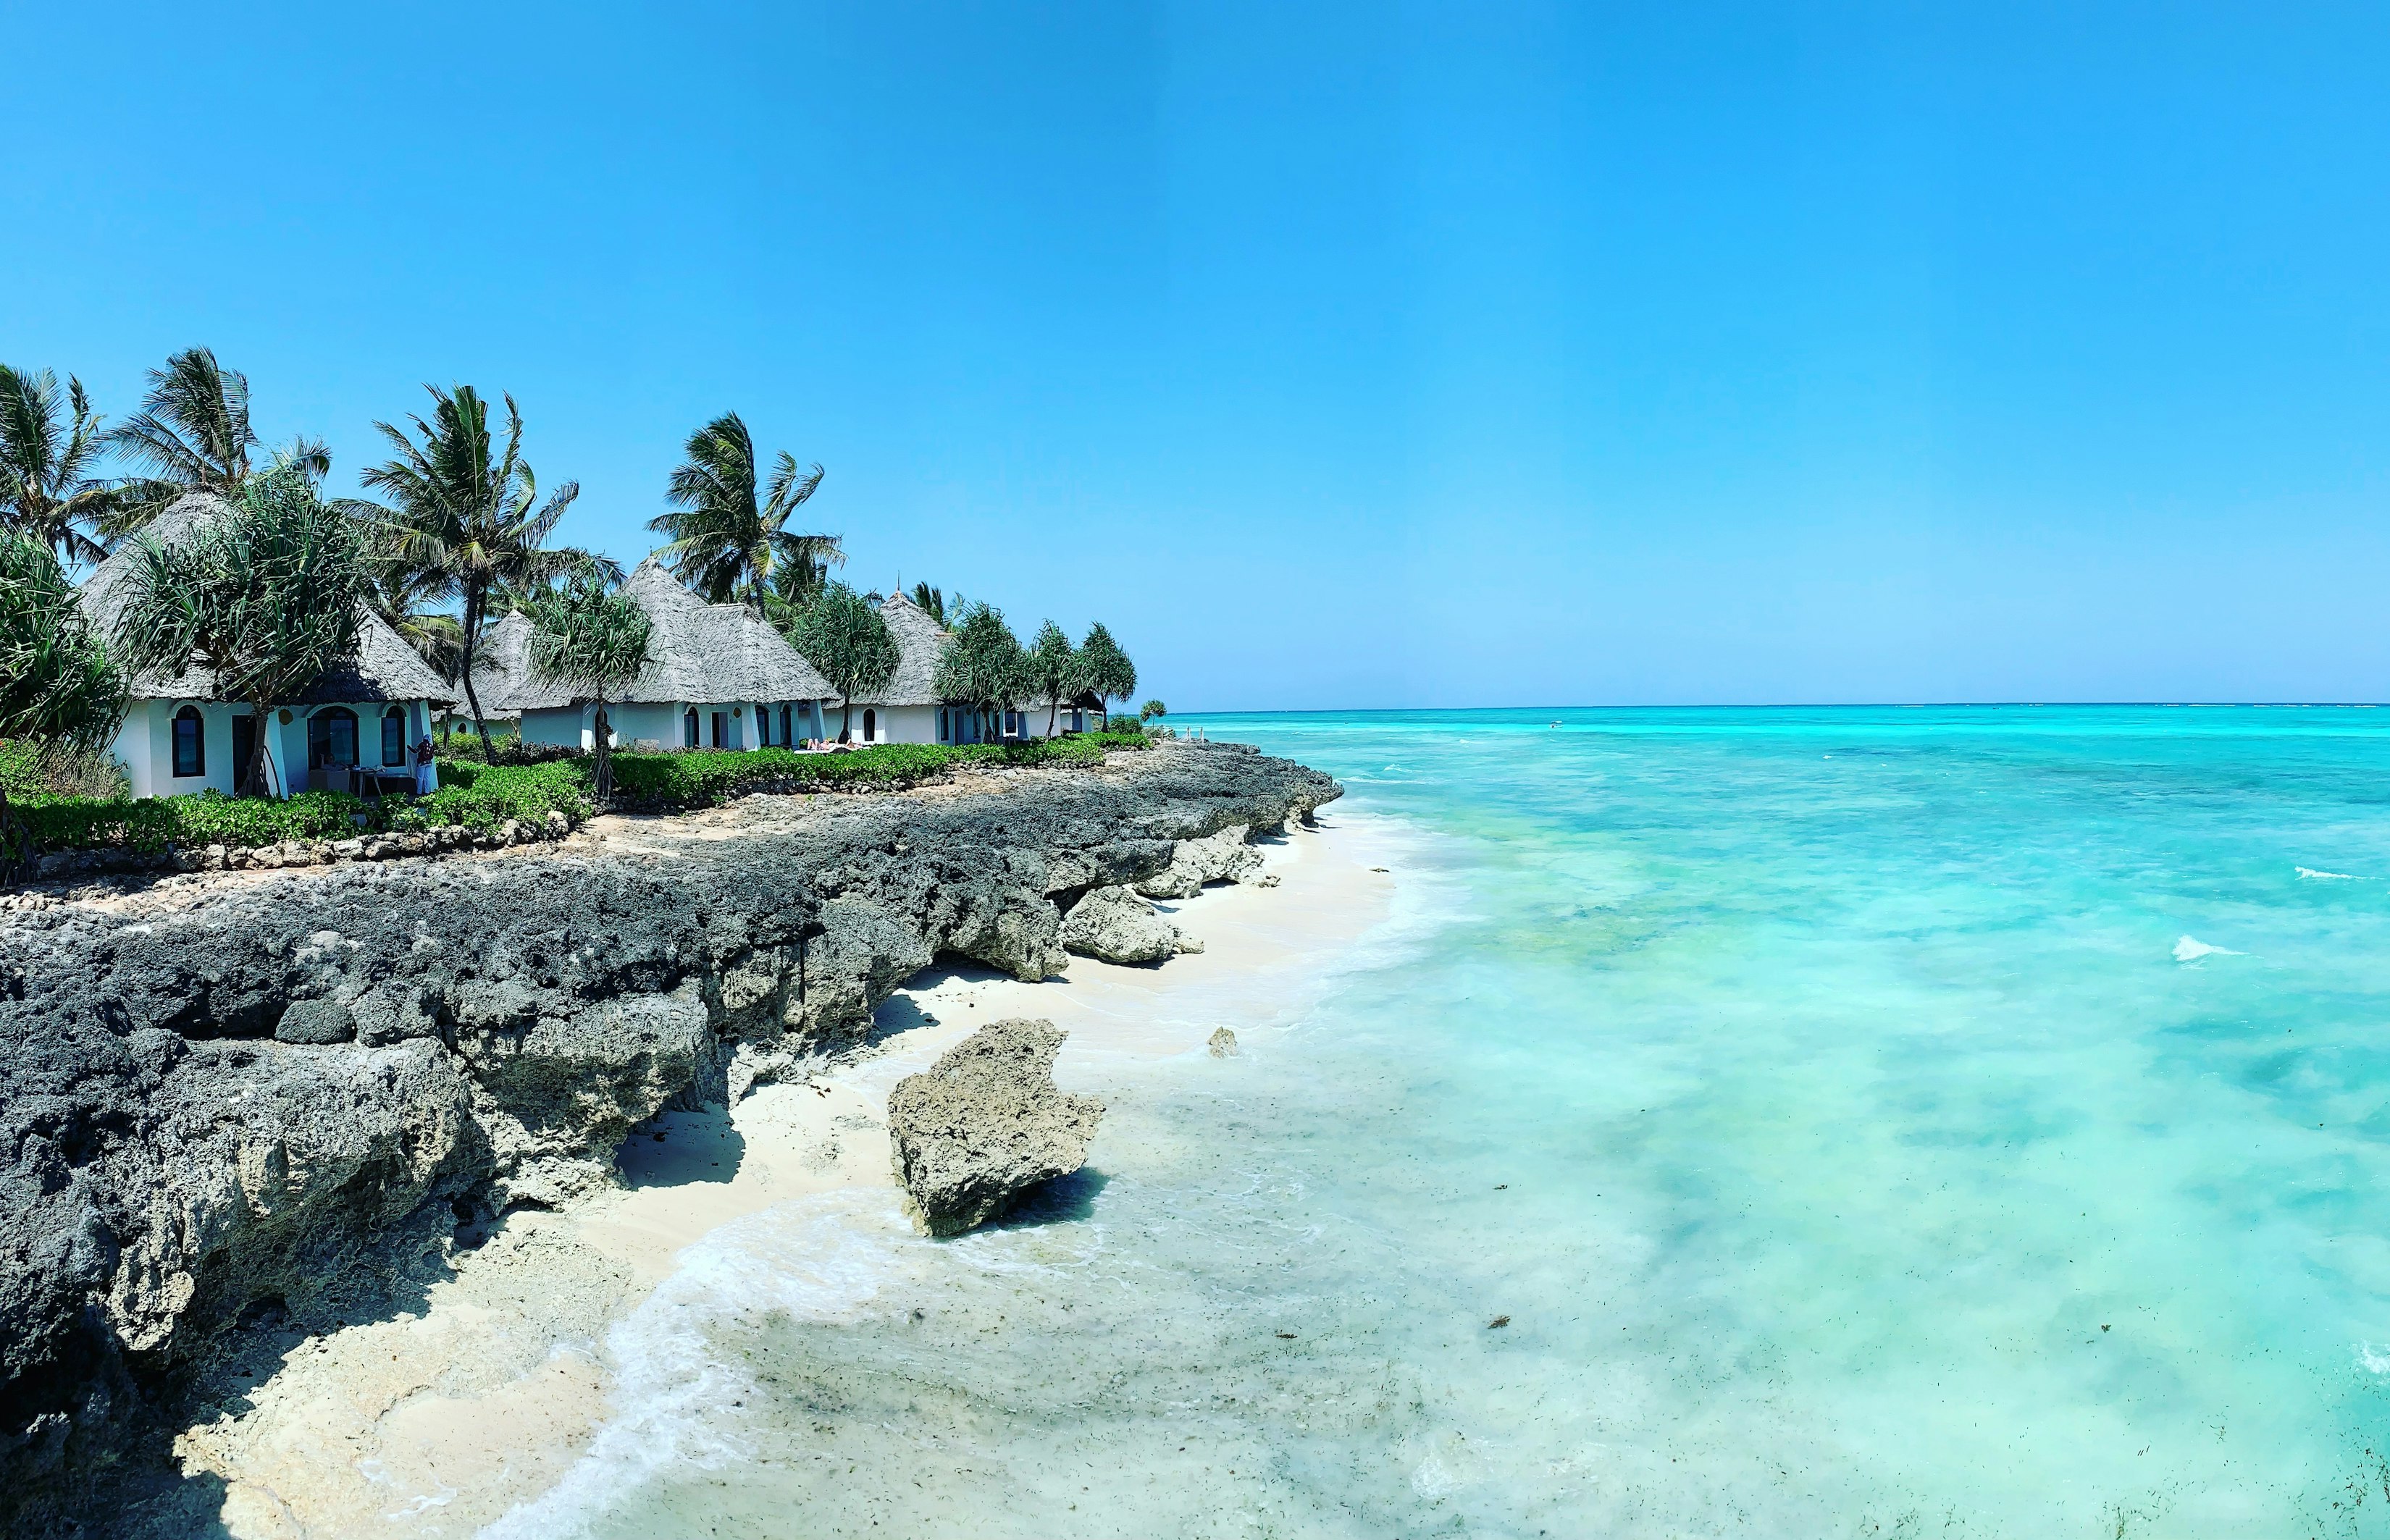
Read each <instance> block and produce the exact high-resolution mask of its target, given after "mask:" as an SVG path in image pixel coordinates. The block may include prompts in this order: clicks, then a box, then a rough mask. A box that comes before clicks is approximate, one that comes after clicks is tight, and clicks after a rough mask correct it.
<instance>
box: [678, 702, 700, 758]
mask: <svg viewBox="0 0 2390 1540" xmlns="http://www.w3.org/2000/svg"><path fill="white" fill-rule="evenodd" d="M680 736H681V746H682V747H683V748H687V749H694V748H696V747H697V708H696V707H695V706H691V707H690V708H689V709H688V713H687V715H685V716H683V717H682V718H681V719H680Z"/></svg>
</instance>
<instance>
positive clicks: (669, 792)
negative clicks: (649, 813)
mask: <svg viewBox="0 0 2390 1540" xmlns="http://www.w3.org/2000/svg"><path fill="white" fill-rule="evenodd" d="M1148 746H1149V745H1148V744H1147V741H1146V738H1145V735H1144V734H1142V733H1084V734H1079V735H1076V736H1073V737H1071V738H1045V739H1040V740H1038V741H1036V742H1034V743H1021V744H996V743H974V744H966V745H963V746H960V747H956V748H949V747H947V746H946V745H944V744H941V743H878V744H874V745H872V746H871V747H870V748H867V749H856V750H854V751H851V752H848V753H843V754H803V753H799V752H797V751H795V750H793V749H747V750H727V749H715V750H707V749H689V750H682V751H674V752H663V753H655V752H649V751H643V750H627V751H623V752H621V753H617V754H616V755H615V756H614V789H615V792H616V794H617V795H618V796H620V797H621V798H622V799H623V801H625V802H629V803H631V804H632V805H634V806H637V807H642V808H647V809H649V810H662V809H669V808H679V807H711V806H713V804H715V803H716V802H722V801H724V800H725V799H726V798H729V797H734V796H736V795H738V794H739V790H740V789H742V788H745V787H751V786H756V785H771V786H776V787H783V788H787V789H793V790H800V791H810V790H823V791H833V790H842V789H870V790H901V789H904V788H906V787H908V786H919V785H920V784H921V783H922V782H923V781H926V780H931V779H933V778H935V777H936V776H942V775H944V774H945V773H946V772H947V771H949V770H952V769H955V768H957V767H958V766H961V765H1039V764H1047V765H1067V764H1079V765H1089V764H1102V763H1103V758H1104V751H1105V750H1107V749H1143V748H1146V747H1148Z"/></svg>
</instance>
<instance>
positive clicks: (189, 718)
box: [174, 706, 208, 776]
mask: <svg viewBox="0 0 2390 1540" xmlns="http://www.w3.org/2000/svg"><path fill="white" fill-rule="evenodd" d="M207 773H208V724H207V719H206V718H205V717H203V716H201V715H200V714H199V708H198V707H197V706H186V707H184V708H183V709H182V710H181V711H179V712H175V713H174V774H175V775H177V776H204V775H206V774H207Z"/></svg>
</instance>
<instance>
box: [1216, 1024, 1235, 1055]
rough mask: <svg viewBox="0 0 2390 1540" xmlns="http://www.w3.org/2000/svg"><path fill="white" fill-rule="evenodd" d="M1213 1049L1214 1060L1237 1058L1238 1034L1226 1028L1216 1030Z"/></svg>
mask: <svg viewBox="0 0 2390 1540" xmlns="http://www.w3.org/2000/svg"><path fill="white" fill-rule="evenodd" d="M1211 1048H1212V1057H1213V1058H1214V1059H1234V1058H1236V1057H1237V1034H1236V1033H1232V1032H1230V1031H1229V1030H1228V1029H1227V1028H1226V1027H1221V1028H1218V1029H1216V1030H1215V1031H1214V1033H1212V1042H1211Z"/></svg>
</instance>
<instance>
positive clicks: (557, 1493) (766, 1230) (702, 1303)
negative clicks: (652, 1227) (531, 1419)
mask: <svg viewBox="0 0 2390 1540" xmlns="http://www.w3.org/2000/svg"><path fill="white" fill-rule="evenodd" d="M922 1244H926V1243H924V1242H919V1241H917V1240H915V1239H914V1238H913V1236H912V1233H911V1230H910V1228H909V1226H906V1223H905V1221H904V1218H903V1216H902V1215H901V1214H900V1213H897V1211H896V1209H895V1207H894V1204H893V1200H892V1199H891V1197H890V1196H889V1194H888V1193H886V1192H884V1191H877V1190H874V1191H852V1190H849V1191H839V1192H829V1193H823V1194H821V1195H819V1196H816V1197H813V1198H805V1199H800V1200H795V1201H792V1202H788V1203H781V1204H777V1205H775V1206H774V1207H772V1208H769V1209H765V1210H764V1211H763V1212H761V1213H752V1214H749V1215H747V1216H746V1217H745V1218H742V1219H738V1220H734V1221H732V1222H731V1223H730V1224H727V1225H725V1226H722V1227H721V1228H720V1229H718V1230H715V1231H714V1232H713V1234H711V1235H709V1236H707V1237H706V1238H704V1239H703V1240H700V1241H699V1242H698V1243H697V1244H696V1245H694V1246H692V1247H690V1248H689V1249H688V1250H687V1251H686V1252H684V1253H683V1254H682V1259H681V1264H680V1266H679V1267H678V1269H676V1270H675V1272H674V1274H673V1276H672V1277H669V1278H667V1279H665V1280H664V1282H663V1284H662V1286H661V1287H660V1288H658V1289H657V1290H656V1291H655V1292H654V1293H653V1294H651V1295H649V1297H648V1299H647V1300H646V1302H645V1303H642V1304H640V1305H639V1307H638V1308H637V1309H636V1310H634V1311H632V1312H631V1313H630V1314H629V1315H626V1316H624V1317H623V1319H622V1320H621V1321H619V1322H617V1323H616V1324H615V1326H614V1327H613V1328H612V1329H611V1330H610V1331H609V1332H607V1334H606V1343H605V1355H606V1358H607V1360H608V1367H610V1369H611V1370H612V1371H613V1386H612V1401H613V1405H614V1416H613V1417H612V1418H610V1419H609V1420H608V1421H607V1423H606V1425H605V1426H604V1427H603V1428H600V1429H599V1430H598V1436H597V1437H596V1438H595V1439H594V1440H592V1441H591V1442H590V1445H589V1448H588V1450H587V1451H586V1452H585V1453H584V1454H583V1455H582V1457H581V1458H580V1459H579V1460H577V1461H576V1462H574V1464H573V1466H572V1469H570V1470H568V1471H566V1472H565V1474H564V1479H563V1480H562V1481H560V1482H558V1483H557V1484H556V1485H555V1486H554V1487H551V1488H550V1489H549V1490H548V1491H546V1493H544V1494H542V1495H540V1496H538V1497H536V1498H534V1499H533V1500H532V1501H530V1502H527V1503H521V1504H519V1505H517V1506H516V1507H515V1508H511V1509H509V1510H508V1512H507V1513H506V1514H504V1515H503V1516H501V1517H500V1518H499V1519H498V1520H497V1521H495V1522H493V1523H492V1524H490V1525H489V1526H488V1527H487V1528H485V1529H483V1530H482V1540H559V1537H562V1536H567V1535H576V1534H585V1533H586V1532H587V1531H588V1528H589V1526H590V1524H591V1522H592V1521H595V1520H596V1519H597V1518H598V1517H599V1516H600V1515H601V1514H603V1513H604V1512H605V1511H606V1510H607V1509H608V1508H610V1507H611V1506H613V1505H614V1504H616V1503H618V1502H619V1501H621V1499H622V1498H623V1496H625V1495H628V1494H629V1493H631V1492H633V1491H635V1490H636V1489H637V1488H638V1487H639V1486H640V1484H641V1483H643V1482H646V1481H648V1480H649V1478H650V1477H652V1476H654V1475H655V1474H656V1473H657V1472H659V1471H661V1470H664V1469H687V1468H691V1467H694V1468H696V1469H709V1470H710V1469H718V1468H720V1467H721V1466H723V1465H725V1464H727V1463H729V1462H731V1461H734V1460H738V1459H742V1458H746V1457H749V1456H750V1455H751V1453H752V1444H751V1441H750V1439H749V1438H748V1436H747V1434H746V1431H745V1429H744V1427H743V1426H742V1425H743V1423H744V1422H745V1415H744V1408H743V1407H742V1406H741V1405H740V1404H741V1403H750V1404H760V1403H761V1401H762V1392H761V1390H760V1388H759V1387H758V1386H756V1385H755V1383H754V1382H753V1381H752V1379H751V1378H750V1377H749V1376H748V1375H747V1373H746V1372H745V1371H744V1370H743V1369H740V1368H738V1367H734V1366H732V1365H729V1364H726V1363H723V1362H721V1361H719V1360H718V1359H716V1358H715V1357H714V1356H713V1354H712V1353H711V1352H709V1351H708V1349H707V1345H706V1341H707V1337H708V1330H707V1328H708V1327H709V1326H712V1325H713V1324H714V1323H716V1322H718V1321H720V1320H722V1319H724V1318H726V1317H732V1316H738V1315H752V1314H755V1313H757V1312H760V1311H775V1310H777V1311H786V1312H787V1313H789V1314H790V1315H794V1316H797V1317H799V1318H806V1319H816V1320H823V1319H834V1318H836V1317H839V1316H842V1315H851V1314H853V1313H854V1311H856V1310H857V1309H859V1308H860V1307H861V1306H863V1305H864V1304H865V1303H867V1302H869V1301H870V1299H871V1298H872V1297H873V1296H874V1295H875V1294H877V1293H878V1292H879V1291H880V1287H881V1285H882V1284H883V1283H885V1282H886V1281H888V1279H889V1278H890V1277H892V1276H893V1274H895V1273H896V1272H897V1271H898V1270H900V1269H902V1268H904V1267H905V1266H906V1261H907V1258H906V1251H908V1250H910V1249H912V1248H913V1247H916V1246H919V1245H922Z"/></svg>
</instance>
